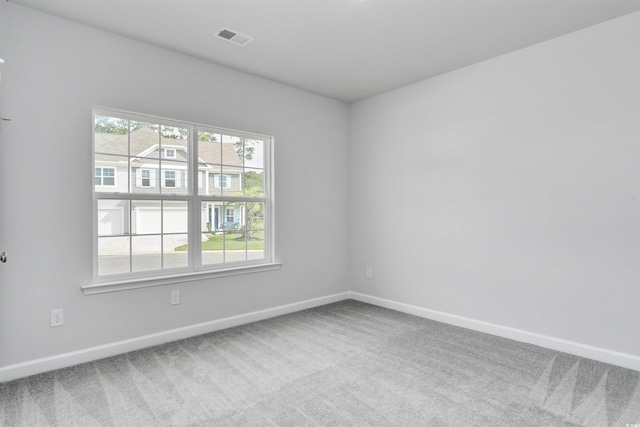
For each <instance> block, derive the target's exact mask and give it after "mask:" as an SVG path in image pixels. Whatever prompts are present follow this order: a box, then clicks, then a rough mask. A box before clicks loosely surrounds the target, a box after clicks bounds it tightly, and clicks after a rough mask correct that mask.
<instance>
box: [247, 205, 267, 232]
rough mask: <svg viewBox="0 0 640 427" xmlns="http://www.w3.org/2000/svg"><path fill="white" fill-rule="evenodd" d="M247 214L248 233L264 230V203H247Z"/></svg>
mask: <svg viewBox="0 0 640 427" xmlns="http://www.w3.org/2000/svg"><path fill="white" fill-rule="evenodd" d="M245 212H246V213H245V215H246V220H245V222H246V224H245V227H246V229H247V231H249V232H251V231H256V230H264V202H247V203H246V208H245Z"/></svg>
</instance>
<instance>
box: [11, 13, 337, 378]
mask: <svg viewBox="0 0 640 427" xmlns="http://www.w3.org/2000/svg"><path fill="white" fill-rule="evenodd" d="M0 19H1V21H0V40H1V43H2V45H1V46H0V57H2V58H4V59H5V61H6V63H5V64H4V66H3V70H2V71H3V73H2V94H1V97H0V111H2V112H3V114H4V115H6V116H8V117H10V118H11V119H12V120H13V121H12V122H11V123H2V124H1V128H0V170H1V172H2V182H3V185H4V188H3V194H2V203H1V205H0V218H2V221H0V236H2V241H1V243H2V249H1V250H6V251H9V252H10V260H9V262H8V263H7V264H5V265H2V266H0V274H1V275H2V276H1V277H0V316H1V317H0V320H1V322H0V338H1V340H2V341H1V342H0V367H1V366H7V365H10V364H14V363H18V362H24V361H30V360H34V359H37V358H42V357H45V356H50V355H57V354H61V353H65V352H69V351H73V350H79V349H84V348H89V347H92V346H97V345H102V344H108V343H112V342H115V341H119V340H124V339H129V338H135V337H139V336H142V335H145V334H151V333H155V332H160V331H165V330H169V329H172V328H179V327H182V326H187V325H192V324H197V323H200V322H206V321H209V320H214V319H219V318H224V317H227V316H232V315H237V314H242V313H246V312H251V311H255V310H260V309H265V308H269V307H275V306H278V305H283V304H288V303H293V302H298V301H303V300H306V299H310V298H316V297H321V296H326V295H331V294H334V293H338V292H344V291H346V290H347V283H346V278H347V267H346V266H347V261H346V260H347V249H346V247H347V223H346V221H335V220H334V218H335V216H332V215H331V214H330V213H331V211H332V210H334V209H338V208H339V209H340V210H343V209H344V207H345V206H346V205H347V188H346V185H345V183H346V182H347V163H346V150H347V148H346V144H347V137H348V128H347V126H348V106H347V105H346V104H343V103H340V102H336V101H333V100H329V99H327V98H323V97H320V96H316V95H312V94H309V93H306V92H303V91H300V90H297V89H293V88H290V87H287V86H284V85H280V84H277V83H274V82H270V81H267V80H264V79H260V78H256V77H251V76H248V75H245V74H242V73H239V72H237V71H233V70H229V69H226V68H223V67H219V66H216V65H213V64H210V63H207V62H203V61H200V60H197V59H194V58H190V57H187V56H184V55H180V54H177V53H173V52H170V51H167V50H164V49H161V48H157V47H153V46H150V45H147V44H144V43H140V42H136V41H132V40H129V39H126V38H122V37H118V36H115V35H111V34H108V33H104V32H101V31H97V30H94V29H90V28H88V27H85V26H81V25H77V24H74V23H71V22H69V21H64V20H61V19H58V18H54V17H52V16H48V15H45V14H41V13H38V12H34V11H32V10H29V9H26V8H23V7H21V6H17V5H14V4H11V3H7V2H2V3H1V4H0ZM203 42H211V43H214V42H215V41H214V40H211V41H203ZM92 105H98V106H104V107H112V108H119V109H125V110H129V111H135V112H141V113H146V114H152V115H158V116H162V117H168V118H174V119H178V120H187V121H192V122H198V123H205V124H211V125H214V126H220V127H225V128H231V129H238V130H244V131H248V132H255V133H260V134H266V135H273V136H274V137H275V164H276V174H275V184H276V208H275V213H276V245H277V247H276V255H277V258H278V259H280V260H282V261H283V262H284V265H283V267H282V269H281V270H278V271H274V272H264V273H256V274H250V275H243V276H235V277H231V278H220V279H215V280H203V281H200V282H190V283H187V284H184V285H176V286H161V287H154V288H146V289H141V290H133V291H125V292H117V293H112V294H102V295H92V296H85V295H84V294H83V293H82V292H81V290H80V286H81V285H83V284H89V283H90V282H91V281H92V265H93V264H92V215H91V212H92V207H91V206H92V202H91V186H92V176H93V175H92V174H93V172H92V170H91V131H92V130H91V120H92V119H91V107H92ZM327 165H331V166H330V169H331V171H332V173H330V174H328V173H326V172H327ZM7 181H8V182H7ZM325 267H326V268H325ZM171 289H180V290H181V291H182V303H181V304H180V305H179V306H173V307H171V306H170V305H169V300H170V291H171ZM53 308H63V309H64V314H65V325H64V326H63V327H61V328H50V327H49V311H50V310H51V309H53Z"/></svg>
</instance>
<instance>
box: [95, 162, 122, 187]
mask: <svg viewBox="0 0 640 427" xmlns="http://www.w3.org/2000/svg"><path fill="white" fill-rule="evenodd" d="M96 169H100V176H99V177H98V176H96ZM105 169H111V170H113V184H105V183H104V178H105V176H104V170H105ZM116 176H117V169H116V168H115V167H112V166H95V167H94V168H93V180H94V183H95V179H96V178H100V184H96V185H97V186H99V187H109V188H113V187H116V186H117V185H116V184H117V182H116ZM107 178H111V177H107Z"/></svg>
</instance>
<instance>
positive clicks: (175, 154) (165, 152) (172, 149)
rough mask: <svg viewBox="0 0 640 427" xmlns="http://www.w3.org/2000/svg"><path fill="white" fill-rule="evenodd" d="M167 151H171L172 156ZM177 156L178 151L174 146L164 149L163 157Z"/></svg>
mask: <svg viewBox="0 0 640 427" xmlns="http://www.w3.org/2000/svg"><path fill="white" fill-rule="evenodd" d="M169 151H173V156H170V155H169ZM177 157H178V151H177V150H176V149H175V148H165V149H164V158H165V159H175V158H177Z"/></svg>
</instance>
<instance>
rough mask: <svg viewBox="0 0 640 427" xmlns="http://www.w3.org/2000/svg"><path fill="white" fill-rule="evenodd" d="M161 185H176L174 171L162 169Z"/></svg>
mask: <svg viewBox="0 0 640 427" xmlns="http://www.w3.org/2000/svg"><path fill="white" fill-rule="evenodd" d="M163 185H164V186H165V187H175V186H176V171H164V180H163Z"/></svg>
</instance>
